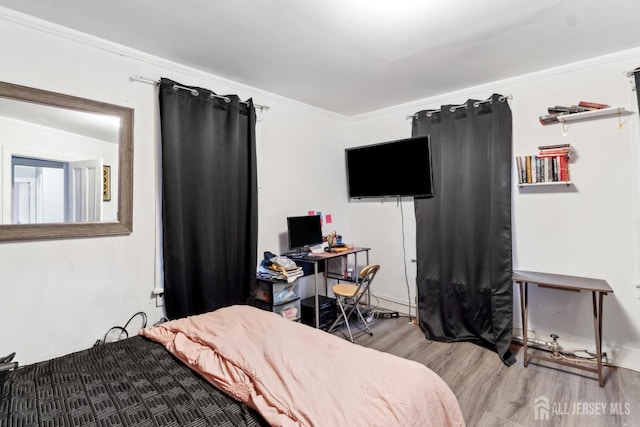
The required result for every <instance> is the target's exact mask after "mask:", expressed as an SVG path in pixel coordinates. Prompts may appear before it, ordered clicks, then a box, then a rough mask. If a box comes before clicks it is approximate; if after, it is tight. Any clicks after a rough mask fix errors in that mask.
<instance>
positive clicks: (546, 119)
mask: <svg viewBox="0 0 640 427" xmlns="http://www.w3.org/2000/svg"><path fill="white" fill-rule="evenodd" d="M565 114H569V113H550V114H545V115H542V116H540V117H538V120H539V121H540V124H541V125H548V124H549V123H558V122H560V120H558V117H560V116H563V115H565Z"/></svg>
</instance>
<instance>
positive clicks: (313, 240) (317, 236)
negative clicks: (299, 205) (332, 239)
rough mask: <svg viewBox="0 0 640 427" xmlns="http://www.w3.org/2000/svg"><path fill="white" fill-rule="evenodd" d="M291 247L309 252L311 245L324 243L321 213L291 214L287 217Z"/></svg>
mask: <svg viewBox="0 0 640 427" xmlns="http://www.w3.org/2000/svg"><path fill="white" fill-rule="evenodd" d="M287 232H288V234H289V249H290V250H292V251H296V252H305V251H306V252H308V250H309V246H313V245H319V244H320V243H322V223H321V222H320V215H305V216H290V217H288V218H287Z"/></svg>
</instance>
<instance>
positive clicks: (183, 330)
mask: <svg viewBox="0 0 640 427" xmlns="http://www.w3.org/2000/svg"><path fill="white" fill-rule="evenodd" d="M0 381H1V380H0ZM191 425H193V426H208V425H224V426H236V425H238V426H266V425H279V426H301V425H303V426H337V425H353V426H357V425H366V426H372V425H381V426H392V425H398V426H410V425H415V426H420V427H427V426H464V420H463V418H462V415H461V413H460V409H459V407H458V403H457V401H456V399H455V396H454V395H453V393H452V392H451V390H450V389H449V387H448V386H447V385H446V384H445V383H444V381H443V380H442V379H441V378H440V377H438V376H437V375H436V374H435V373H433V372H432V371H431V370H429V369H428V368H426V367H425V366H423V365H421V364H419V363H416V362H412V361H409V360H405V359H401V358H399V357H396V356H393V355H390V354H387V353H383V352H379V351H376V350H373V349H368V348H365V347H361V346H358V345H354V344H352V343H350V342H348V341H346V340H343V339H342V338H339V337H336V336H333V335H331V334H328V333H326V332H323V331H320V330H317V329H314V328H311V327H308V326H306V325H302V324H299V323H295V322H292V321H290V320H286V319H284V318H282V317H280V316H278V315H276V314H274V313H270V312H267V311H263V310H258V309H256V308H254V307H250V306H232V307H226V308H222V309H219V310H216V311H214V312H211V313H206V314H203V315H199V316H192V317H188V318H185V319H178V320H174V321H170V322H166V323H163V324H161V325H158V326H154V327H151V328H147V329H144V330H142V331H141V334H140V335H139V336H136V337H132V338H129V339H126V340H123V341H119V342H115V343H110V344H105V345H101V346H97V347H94V348H91V349H87V350H83V351H80V352H77V353H72V354H69V355H66V356H63V357H60V358H57V359H52V360H49V361H45V362H40V363H36V364H33V365H29V366H23V367H20V368H19V369H17V370H15V371H12V372H10V373H9V375H8V377H7V378H6V380H5V382H4V384H2V385H0V427H5V426H7V427H8V426H12V427H13V426H191Z"/></svg>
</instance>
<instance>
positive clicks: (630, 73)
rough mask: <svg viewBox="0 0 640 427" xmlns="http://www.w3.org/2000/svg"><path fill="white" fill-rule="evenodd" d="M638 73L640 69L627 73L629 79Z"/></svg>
mask: <svg viewBox="0 0 640 427" xmlns="http://www.w3.org/2000/svg"><path fill="white" fill-rule="evenodd" d="M638 71H640V67H638V68H634V69H633V70H631V71H627V77H633V75H634V74H635V73H636V72H638Z"/></svg>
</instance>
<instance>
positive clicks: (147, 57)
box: [0, 6, 348, 121]
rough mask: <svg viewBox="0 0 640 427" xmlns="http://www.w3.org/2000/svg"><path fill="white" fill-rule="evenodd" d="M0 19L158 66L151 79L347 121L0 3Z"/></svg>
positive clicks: (332, 114) (308, 106) (309, 106)
mask: <svg viewBox="0 0 640 427" xmlns="http://www.w3.org/2000/svg"><path fill="white" fill-rule="evenodd" d="M0 20H3V21H7V22H11V23H14V24H17V25H21V26H23V27H27V28H30V29H32V30H35V31H39V32H42V33H45V34H49V35H51V36H54V37H59V38H63V39H67V40H71V41H73V42H75V43H78V44H81V45H84V46H89V47H92V48H95V49H99V50H102V51H105V52H109V53H112V54H115V55H118V56H121V57H125V58H128V59H132V60H135V61H139V62H142V63H146V64H149V65H152V66H155V67H158V68H159V70H158V73H157V75H145V76H144V77H148V78H151V79H154V80H160V77H167V78H172V73H173V74H180V75H181V76H180V77H175V76H173V77H175V79H176V80H183V79H184V76H189V77H193V78H194V79H198V80H202V81H206V82H207V83H210V84H211V85H212V86H215V85H219V86H224V87H225V88H226V89H230V90H234V91H237V92H239V93H241V94H243V96H247V97H250V98H253V100H254V102H256V103H258V104H268V101H272V102H278V103H282V104H285V105H289V106H292V107H295V108H300V109H304V110H309V111H312V112H313V113H315V114H321V115H323V116H328V117H331V118H333V119H337V120H341V121H347V119H348V117H347V116H344V115H342V114H338V113H335V112H333V111H328V110H325V109H322V108H319V107H315V106H313V105H310V104H306V103H304V102H301V101H296V100H294V99H291V98H287V97H285V96H282V95H278V94H275V93H272V92H268V91H265V90H262V89H259V88H256V87H254V86H250V85H246V84H244V83H240V82H237V81H234V80H230V79H227V78H224V77H220V76H218V75H215V74H212V73H211V72H207V71H203V70H199V69H196V68H192V67H188V66H186V65H182V64H179V63H177V62H174V61H171V60H168V59H164V58H161V57H159V56H156V55H152V54H149V53H146V52H143V51H140V50H137V49H133V48H130V47H127V46H124V45H121V44H119V43H115V42H111V41H108V40H105V39H102V38H100V37H96V36H92V35H90V34H87V33H83V32H81V31H77V30H73V29H70V28H68V27H64V26H62V25H58V24H54V23H52V22H49V21H45V20H43V19H39V18H36V17H33V16H31V15H27V14H24V13H21V12H17V11H14V10H12V9H8V8H5V7H2V6H0ZM163 70H166V73H162V71H163ZM161 74H162V75H161ZM189 83H190V82H184V84H189Z"/></svg>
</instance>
